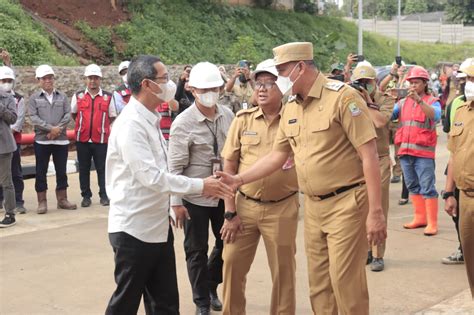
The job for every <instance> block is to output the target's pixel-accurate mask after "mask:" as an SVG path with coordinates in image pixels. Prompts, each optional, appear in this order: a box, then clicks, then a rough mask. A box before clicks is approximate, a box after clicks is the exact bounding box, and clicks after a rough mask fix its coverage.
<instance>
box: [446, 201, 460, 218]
mask: <svg viewBox="0 0 474 315" xmlns="http://www.w3.org/2000/svg"><path fill="white" fill-rule="evenodd" d="M457 206H458V202H457V201H456V198H454V197H453V196H451V197H448V198H447V199H446V201H445V202H444V211H446V213H448V214H449V215H450V216H452V217H456V216H457V215H458V213H457Z"/></svg>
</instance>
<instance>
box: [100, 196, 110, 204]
mask: <svg viewBox="0 0 474 315" xmlns="http://www.w3.org/2000/svg"><path fill="white" fill-rule="evenodd" d="M100 204H101V205H102V206H108V205H110V200H109V198H107V197H101V198H100Z"/></svg>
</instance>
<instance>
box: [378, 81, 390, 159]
mask: <svg viewBox="0 0 474 315" xmlns="http://www.w3.org/2000/svg"><path fill="white" fill-rule="evenodd" d="M374 100H375V104H377V105H378V106H380V113H381V114H382V115H383V116H384V117H385V118H386V119H387V124H386V125H385V126H384V127H383V128H376V129H375V131H376V133H377V152H378V153H379V157H384V156H387V155H390V117H392V112H393V106H394V105H395V99H394V98H393V97H391V96H389V95H387V94H383V93H382V92H380V91H379V90H377V91H376V92H375V96H374Z"/></svg>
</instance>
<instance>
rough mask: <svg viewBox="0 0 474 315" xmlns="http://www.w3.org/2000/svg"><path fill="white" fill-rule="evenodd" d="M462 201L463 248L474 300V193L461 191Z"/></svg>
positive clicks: (461, 231)
mask: <svg viewBox="0 0 474 315" xmlns="http://www.w3.org/2000/svg"><path fill="white" fill-rule="evenodd" d="M460 199H461V200H460V201H459V204H460V208H461V209H460V211H461V212H462V214H461V215H460V222H459V225H460V226H459V229H460V234H461V246H462V252H463V254H464V265H466V271H467V279H468V280H469V286H470V287H471V295H472V297H473V298H474V192H469V193H466V192H464V191H461V195H460Z"/></svg>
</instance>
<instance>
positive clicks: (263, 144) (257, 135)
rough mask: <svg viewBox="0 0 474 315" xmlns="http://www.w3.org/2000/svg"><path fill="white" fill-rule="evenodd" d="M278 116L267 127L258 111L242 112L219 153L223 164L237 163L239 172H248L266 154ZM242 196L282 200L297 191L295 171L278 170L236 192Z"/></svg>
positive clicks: (276, 125) (269, 149)
mask: <svg viewBox="0 0 474 315" xmlns="http://www.w3.org/2000/svg"><path fill="white" fill-rule="evenodd" d="M280 117H281V113H280V115H279V116H278V117H277V118H275V119H274V120H273V121H272V122H271V123H269V122H268V121H267V120H266V119H265V117H264V114H263V111H262V109H261V108H260V107H254V108H251V109H248V110H242V111H240V112H238V113H237V117H236V118H235V119H234V121H233V122H232V125H231V126H230V129H229V133H228V134H227V140H226V143H225V145H224V149H223V150H222V157H223V158H224V159H226V160H231V161H238V162H239V169H238V172H239V173H242V172H244V171H245V170H247V169H248V168H250V167H251V166H252V165H253V164H254V163H255V162H256V161H257V160H258V159H260V158H261V157H263V156H265V155H266V154H268V153H269V152H270V151H271V150H272V147H273V143H274V141H275V138H276V134H277V131H278V124H279V122H280ZM239 189H240V190H241V191H242V192H243V193H244V194H245V195H247V196H249V197H252V198H255V199H261V200H264V201H268V200H280V199H283V198H285V197H287V196H289V195H291V194H292V193H294V192H295V191H297V190H298V182H297V179H296V170H295V167H294V166H293V167H292V168H290V169H287V170H283V169H280V170H278V171H276V172H274V173H273V174H271V175H270V176H268V177H265V178H262V179H260V180H258V181H255V182H253V183H249V184H246V185H243V186H241V187H240V188H239Z"/></svg>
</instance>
